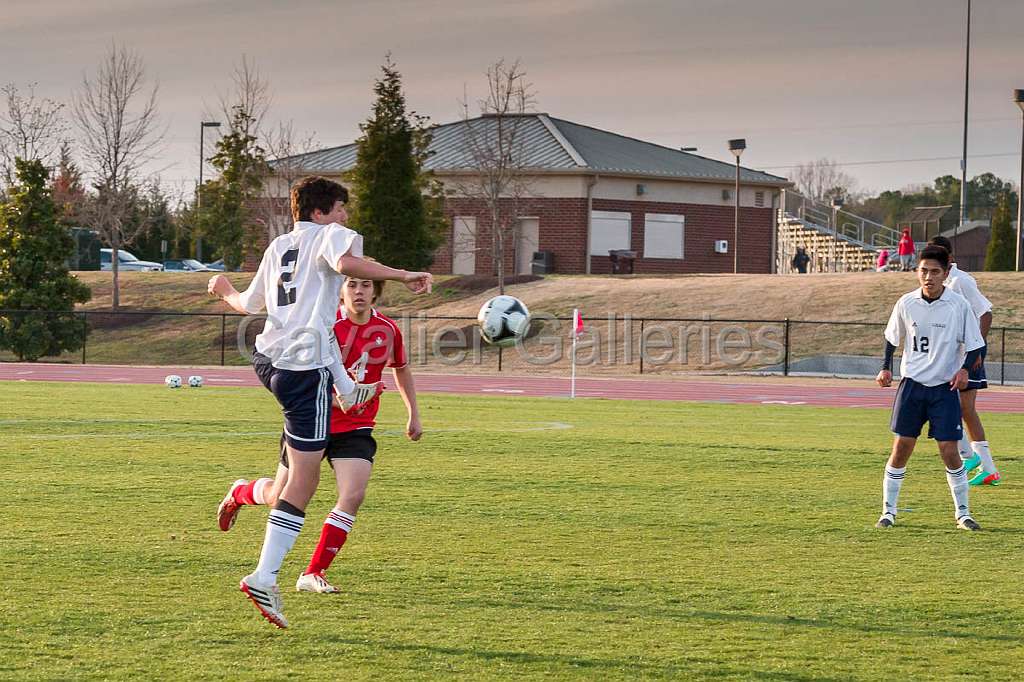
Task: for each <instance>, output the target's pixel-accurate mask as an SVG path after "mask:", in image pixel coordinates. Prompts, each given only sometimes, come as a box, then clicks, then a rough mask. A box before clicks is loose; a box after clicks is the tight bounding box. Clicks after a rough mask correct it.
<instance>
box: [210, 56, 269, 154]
mask: <svg viewBox="0 0 1024 682" xmlns="http://www.w3.org/2000/svg"><path fill="white" fill-rule="evenodd" d="M231 83H232V88H231V90H230V91H229V92H227V93H225V94H221V95H220V115H221V116H222V117H223V118H224V120H225V121H227V124H228V132H229V133H242V134H243V135H252V136H253V137H256V138H259V137H260V136H261V135H260V132H261V131H262V129H263V120H264V119H265V118H266V116H267V112H268V111H269V110H270V103H271V99H272V98H271V95H270V82H269V81H267V79H266V78H264V77H263V74H261V73H260V70H259V67H258V66H256V61H255V60H254V59H250V58H249V57H247V56H246V55H244V54H243V55H242V61H241V62H239V63H238V64H236V65H235V68H234V70H233V71H232V72H231ZM239 108H241V109H242V111H244V112H245V113H246V114H248V115H249V119H246V120H245V122H244V128H243V129H242V130H235V128H234V125H235V111H237V110H238V109H239Z"/></svg>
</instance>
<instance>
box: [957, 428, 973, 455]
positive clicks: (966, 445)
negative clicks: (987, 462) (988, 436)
mask: <svg viewBox="0 0 1024 682" xmlns="http://www.w3.org/2000/svg"><path fill="white" fill-rule="evenodd" d="M956 449H957V450H958V451H959V452H960V459H962V460H963V461H965V462H966V461H967V460H969V459H970V458H971V439H970V438H969V437H968V435H967V429H964V435H963V436H961V437H960V442H958V443H957V444H956Z"/></svg>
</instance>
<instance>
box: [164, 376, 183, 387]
mask: <svg viewBox="0 0 1024 682" xmlns="http://www.w3.org/2000/svg"><path fill="white" fill-rule="evenodd" d="M164 383H165V384H167V388H181V377H179V376H178V375H177V374H168V375H167V376H166V377H164Z"/></svg>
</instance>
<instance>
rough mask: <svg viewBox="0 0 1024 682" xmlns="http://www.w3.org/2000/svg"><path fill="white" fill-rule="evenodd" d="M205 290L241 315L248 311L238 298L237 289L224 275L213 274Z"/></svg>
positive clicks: (246, 313)
mask: <svg viewBox="0 0 1024 682" xmlns="http://www.w3.org/2000/svg"><path fill="white" fill-rule="evenodd" d="M206 290H207V291H209V292H210V293H211V294H213V295H214V296H216V297H217V298H219V299H221V300H222V301H224V302H225V303H227V304H228V305H229V306H231V307H232V308H234V309H235V310H236V311H238V312H240V313H242V314H243V315H248V314H249V311H248V310H246V309H245V306H243V305H242V302H241V300H239V294H238V290H237V289H235V285H234V284H232V283H231V280H229V279H228V278H227V277H225V276H224V275H214V276H213V277H211V278H210V283H209V284H207V286H206Z"/></svg>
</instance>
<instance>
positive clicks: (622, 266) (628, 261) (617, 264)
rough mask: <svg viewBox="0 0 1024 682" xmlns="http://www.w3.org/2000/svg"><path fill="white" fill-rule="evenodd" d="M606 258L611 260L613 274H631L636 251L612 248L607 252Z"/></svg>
mask: <svg viewBox="0 0 1024 682" xmlns="http://www.w3.org/2000/svg"><path fill="white" fill-rule="evenodd" d="M608 258H609V260H611V262H612V274H613V275H632V274H633V261H635V260H636V251H627V250H625V249H612V250H611V251H609V252H608Z"/></svg>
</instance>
